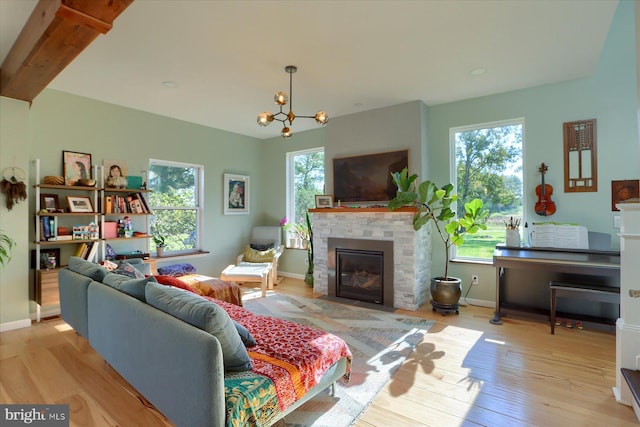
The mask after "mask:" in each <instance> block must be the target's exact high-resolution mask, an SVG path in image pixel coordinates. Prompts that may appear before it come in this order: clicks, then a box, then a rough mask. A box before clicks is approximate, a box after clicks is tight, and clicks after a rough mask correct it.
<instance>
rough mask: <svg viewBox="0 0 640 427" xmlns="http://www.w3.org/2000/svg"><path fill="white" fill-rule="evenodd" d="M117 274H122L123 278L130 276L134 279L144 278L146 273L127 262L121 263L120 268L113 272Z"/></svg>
mask: <svg viewBox="0 0 640 427" xmlns="http://www.w3.org/2000/svg"><path fill="white" fill-rule="evenodd" d="M112 272H113V273H116V274H122V275H123V276H129V277H131V278H132V279H142V278H144V273H143V272H141V271H140V270H138V269H137V268H136V267H134V266H133V265H131V264H130V263H128V262H127V261H120V262H119V263H118V267H116V269H115V270H113V271H112Z"/></svg>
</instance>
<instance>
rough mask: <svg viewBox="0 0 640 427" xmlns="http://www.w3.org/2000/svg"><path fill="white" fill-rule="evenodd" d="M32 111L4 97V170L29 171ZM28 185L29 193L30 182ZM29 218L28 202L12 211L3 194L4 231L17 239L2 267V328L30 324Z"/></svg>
mask: <svg viewBox="0 0 640 427" xmlns="http://www.w3.org/2000/svg"><path fill="white" fill-rule="evenodd" d="M28 114H29V103H27V102H24V101H17V100H15V99H9V98H4V97H0V171H3V172H4V170H5V168H9V167H18V168H20V169H22V170H23V171H24V172H25V174H26V173H28V172H27V171H28V163H29V162H28V135H29V133H28V125H27V117H28ZM0 179H2V178H0ZM27 179H28V177H27ZM25 185H26V186H27V191H28V192H29V191H30V185H29V181H27V182H25ZM28 217H29V207H28V203H26V202H25V201H22V202H20V203H18V204H17V205H14V207H13V209H11V210H10V211H9V210H8V209H7V205H6V198H5V196H4V195H3V196H0V230H2V231H3V232H5V233H6V234H7V235H8V236H9V237H11V238H12V239H13V240H15V242H16V246H15V247H14V249H13V251H12V259H11V261H9V263H6V264H5V266H4V267H2V266H0V330H1V329H2V325H4V324H6V323H9V322H26V324H25V325H29V323H28V319H29V265H28V260H29V237H28V236H29V231H28V221H27V218H28ZM23 326H24V325H23Z"/></svg>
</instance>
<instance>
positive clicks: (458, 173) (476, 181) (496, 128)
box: [450, 119, 524, 260]
mask: <svg viewBox="0 0 640 427" xmlns="http://www.w3.org/2000/svg"><path fill="white" fill-rule="evenodd" d="M523 128H524V120H523V119H517V120H510V121H505V122H498V123H485V124H480V125H473V126H467V127H463V128H453V129H451V131H450V137H451V144H452V147H453V150H454V152H455V165H454V166H453V167H452V171H453V174H454V176H453V182H455V183H456V190H457V193H458V196H459V199H458V202H457V203H458V209H460V207H462V206H464V203H466V202H467V201H469V200H472V199H474V198H480V199H482V201H483V202H484V206H485V207H486V208H487V209H489V211H490V212H491V217H490V218H489V221H487V224H486V225H487V230H486V232H484V233H478V234H475V235H473V236H469V237H468V238H465V244H464V245H463V246H460V247H455V248H454V254H452V256H453V257H455V258H457V259H480V260H487V259H489V260H490V259H492V257H493V251H494V249H495V246H496V244H498V243H504V239H505V226H504V221H505V220H508V219H509V218H510V217H514V218H520V219H522V215H523V212H524V209H523V176H522V173H523V159H522V147H523V143H524V137H523Z"/></svg>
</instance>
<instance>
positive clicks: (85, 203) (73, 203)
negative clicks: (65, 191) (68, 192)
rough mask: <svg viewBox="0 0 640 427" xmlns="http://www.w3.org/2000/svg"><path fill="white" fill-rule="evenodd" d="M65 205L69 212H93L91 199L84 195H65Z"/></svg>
mask: <svg viewBox="0 0 640 427" xmlns="http://www.w3.org/2000/svg"><path fill="white" fill-rule="evenodd" d="M67 206H68V207H69V212H71V213H94V212H95V211H94V210H93V204H92V203H91V199H90V198H89V197H86V196H67Z"/></svg>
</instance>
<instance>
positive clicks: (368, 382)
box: [244, 292, 433, 427]
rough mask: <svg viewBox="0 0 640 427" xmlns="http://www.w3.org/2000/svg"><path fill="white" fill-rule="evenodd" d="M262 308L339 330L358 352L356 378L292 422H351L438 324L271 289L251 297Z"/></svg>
mask: <svg viewBox="0 0 640 427" xmlns="http://www.w3.org/2000/svg"><path fill="white" fill-rule="evenodd" d="M244 306H245V308H247V309H249V310H251V311H252V312H254V313H256V314H261V315H265V316H273V317H280V318H282V319H287V320H291V321H293V322H298V323H302V324H304V325H308V326H312V327H315V328H318V329H322V330H325V331H327V332H330V333H332V334H335V335H338V336H339V337H341V338H342V339H344V340H345V341H346V342H347V344H348V345H349V348H350V349H351V352H352V353H353V364H352V371H351V380H350V381H349V383H348V384H345V383H344V382H342V381H338V382H337V383H336V388H335V394H334V395H333V396H332V395H331V394H330V391H331V388H329V389H328V390H325V391H324V392H322V393H320V394H319V395H318V396H316V397H314V398H313V399H311V400H310V401H309V402H307V403H305V404H304V405H303V406H301V407H300V408H298V409H297V410H296V411H294V412H293V413H291V414H289V415H288V416H287V417H285V419H284V423H282V422H281V423H279V424H276V425H277V426H282V425H286V426H289V427H303V426H313V427H347V426H350V425H352V424H353V423H354V422H355V420H357V418H358V417H359V416H360V414H361V413H362V412H363V411H364V410H365V409H366V408H367V406H368V405H369V404H370V403H371V401H372V400H373V399H374V397H375V396H376V395H377V394H378V392H379V391H380V390H381V389H382V387H383V386H384V385H385V384H386V383H387V382H388V381H389V380H390V379H391V377H392V375H393V373H394V372H395V371H396V370H397V369H398V368H399V367H400V365H402V363H403V362H404V361H405V359H406V358H407V357H408V356H409V355H410V354H411V352H412V351H413V350H414V348H415V347H416V346H417V345H418V344H419V343H420V342H421V341H422V338H423V337H424V335H425V334H426V333H427V331H428V330H429V328H430V327H431V326H432V325H433V321H431V320H427V319H421V318H418V317H411V316H402V315H396V314H393V313H388V312H384V311H380V310H371V309H367V308H360V307H355V306H352V305H345V304H340V303H336V302H331V301H327V300H323V299H311V298H304V297H298V296H292V295H281V294H275V293H271V292H270V293H269V295H268V296H267V297H266V298H256V299H248V300H245V304H244Z"/></svg>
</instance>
